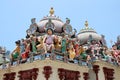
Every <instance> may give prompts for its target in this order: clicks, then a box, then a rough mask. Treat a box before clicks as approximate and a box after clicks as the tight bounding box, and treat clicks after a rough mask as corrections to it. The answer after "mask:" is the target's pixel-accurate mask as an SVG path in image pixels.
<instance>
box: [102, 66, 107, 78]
mask: <svg viewBox="0 0 120 80" xmlns="http://www.w3.org/2000/svg"><path fill="white" fill-rule="evenodd" d="M103 72H104V76H105V80H107V68H106V67H103Z"/></svg>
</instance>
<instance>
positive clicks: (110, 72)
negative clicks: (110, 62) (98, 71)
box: [103, 67, 114, 80]
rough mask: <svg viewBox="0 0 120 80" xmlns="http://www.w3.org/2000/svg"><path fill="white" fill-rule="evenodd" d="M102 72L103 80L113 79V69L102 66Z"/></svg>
mask: <svg viewBox="0 0 120 80" xmlns="http://www.w3.org/2000/svg"><path fill="white" fill-rule="evenodd" d="M103 72H104V75H105V80H113V79H114V76H113V75H114V69H110V68H107V67H103Z"/></svg>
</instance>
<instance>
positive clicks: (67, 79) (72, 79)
mask: <svg viewBox="0 0 120 80" xmlns="http://www.w3.org/2000/svg"><path fill="white" fill-rule="evenodd" d="M58 75H59V79H60V80H79V77H80V72H79V71H72V70H67V69H63V68H59V69H58Z"/></svg>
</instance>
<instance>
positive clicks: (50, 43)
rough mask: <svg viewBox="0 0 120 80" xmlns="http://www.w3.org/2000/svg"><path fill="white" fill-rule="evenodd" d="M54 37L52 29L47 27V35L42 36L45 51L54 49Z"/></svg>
mask: <svg viewBox="0 0 120 80" xmlns="http://www.w3.org/2000/svg"><path fill="white" fill-rule="evenodd" d="M54 39H55V35H53V30H52V29H51V28H48V29H47V35H46V36H45V38H44V44H45V47H44V49H45V53H47V52H48V51H49V52H52V53H53V51H54Z"/></svg>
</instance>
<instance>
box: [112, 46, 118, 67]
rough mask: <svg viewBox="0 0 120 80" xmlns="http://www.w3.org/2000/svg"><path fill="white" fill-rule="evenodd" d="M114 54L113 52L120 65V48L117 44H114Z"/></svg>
mask: <svg viewBox="0 0 120 80" xmlns="http://www.w3.org/2000/svg"><path fill="white" fill-rule="evenodd" d="M112 54H113V57H114V58H115V59H116V62H117V63H118V65H120V50H118V49H117V46H116V45H113V46H112Z"/></svg>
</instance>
